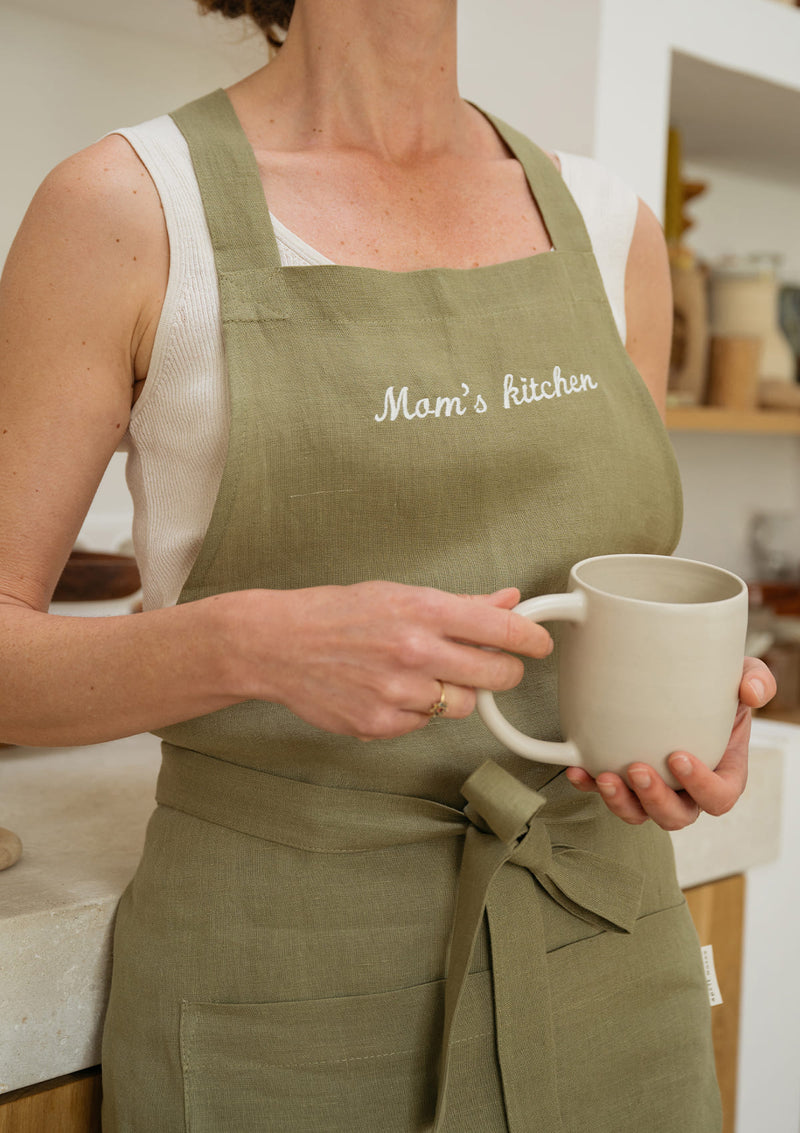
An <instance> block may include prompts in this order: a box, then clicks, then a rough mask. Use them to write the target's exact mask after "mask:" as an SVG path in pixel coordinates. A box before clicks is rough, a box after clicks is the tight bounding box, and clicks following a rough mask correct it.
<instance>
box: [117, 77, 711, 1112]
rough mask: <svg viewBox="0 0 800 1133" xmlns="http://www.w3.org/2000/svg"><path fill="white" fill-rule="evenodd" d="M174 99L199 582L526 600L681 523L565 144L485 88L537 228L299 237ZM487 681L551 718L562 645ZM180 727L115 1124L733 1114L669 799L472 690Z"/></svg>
mask: <svg viewBox="0 0 800 1133" xmlns="http://www.w3.org/2000/svg"><path fill="white" fill-rule="evenodd" d="M175 120H176V121H177V123H178V125H179V126H180V128H181V130H182V131H183V133H184V134H185V136H186V138H187V141H188V143H189V146H190V150H191V152H192V158H193V162H194V165H195V170H196V172H197V178H198V183H199V185H200V188H201V192H202V194H203V200H204V205H205V209H206V214H207V217H208V223H209V230H210V233H211V237H212V242H213V244H214V248H215V256H216V263H217V271H218V277H219V285H220V295H221V306H222V320H223V334H224V341H225V351H226V358H227V363H228V373H229V381H230V404H231V432H230V439H229V445H228V456H227V462H226V465H225V470H224V472H223V477H222V482H221V485H220V491H219V495H218V497H217V501H216V504H215V508H214V512H213V515H212V518H211V522H210V525H209V529H208V532H207V534H206V538H205V541H204V543H203V546H202V548H201V549H200V552H199V555H198V557H197V559H196V561H195V564H194V566H193V568H192V571H191V574H190V576H189V578H188V580H187V582H186V584H185V586H184V589H183V592H182V594H181V599H180V600H181V601H191V600H193V599H197V598H201V597H205V596H207V595H211V594H214V593H218V592H220V591H223V590H234V589H240V588H249V587H270V588H296V587H304V586H315V585H321V584H331V583H334V584H339V585H347V584H350V583H355V582H358V581H363V580H366V579H370V578H385V579H392V580H395V581H398V582H403V583H409V584H416V585H427V586H435V587H441V588H443V589H447V590H451V591H455V592H458V593H485V592H490V591H492V590H495V589H497V588H499V587H501V586H504V585H509V584H516V585H518V586H519V587H520V589H521V591H522V594H523V597H529V596H531V595H533V594H538V593H545V592H551V591H556V590H559V589H563V588H564V586H565V583H566V580H567V575H568V571H569V568H570V566H571V565H572V563H574V562H575V561H576V560H578V559H581V558H584V557H586V556H588V555H594V554H607V553H611V552H615V551H620V552H621V551H628V552H630V551H634V552H641V553H659V554H661V553H669V552H670V551H671V550H672V549H673V548H674V545H675V543H676V541H677V537H678V533H679V530H680V521H681V507H680V489H679V480H678V476H677V471H676V467H675V463H674V458H673V455H672V452H671V449H670V446H669V443H668V441H667V438H666V434H665V432H664V429H663V426H662V424H661V422H660V419H659V417H658V414H657V412H656V409H655V407H654V405H653V403H652V399H651V398H650V395H649V393H648V392H647V390H646V388H645V386H644V384H643V382H642V380H641V378H640V376H639V375H638V373H637V372H636V370H635V368H634V367H633V365H632V363H631V362H630V360H629V358H628V356H627V355H626V353H625V350H624V348H623V346H622V343H621V341H620V338H619V335H618V333H617V330H616V327H615V325H614V321H613V317H612V314H611V311H610V308H609V305H608V301H607V298H606V295H605V292H604V289H603V286H602V281H601V279H600V275H599V272H598V270H597V266H596V263H595V260H594V257H593V255H592V251H591V245H590V242H589V239H588V236H587V233H586V229H585V226H584V224H583V222H582V220H581V217H580V213H579V212H578V210H577V208H576V206H575V204H574V202H573V200H572V198H571V197H570V195H569V193H568V191H567V190H566V189H565V187H564V185H563V182H562V181H561V179H560V177H559V175H558V173H557V171H556V170H555V169H554V167H553V166H552V163H551V162H550V161H549V159H548V158H547V157H546V155H544V154H542V153H541V151H539V150H538V149H537V148H536V147H535V146H533V145H532V143H530V142H528V141H527V140H526V139H524V138H523V137H521V136H520V135H518V134H517V133H515V132H514V131H513V130H511V129H510V128H509V127H507V126H505V125H504V124H503V123H500V122H499V121H497V120H496V119H490V120H491V121H492V122H493V123H494V126H495V128H496V129H497V130H498V132H499V133H500V135H501V137H502V138H503V139H504V140H505V142H506V144H507V145H508V147H509V148H510V150H511V151H512V152H513V153H514V154H515V155H516V157H517V158H518V159H519V160H520V161H521V163H522V165H523V167H524V169H525V172H526V175H527V177H528V180H529V183H530V186H531V190H532V192H533V195H534V197H535V198H536V201H537V203H538V206H539V208H540V210H541V212H542V215H543V217H544V220H545V223H546V225H547V228H548V231H549V233H550V236H551V240H552V243H553V245H554V248H555V251H554V252H553V253H551V254H545V255H538V256H534V257H530V258H528V259H524V260H518V261H513V262H510V263H505V264H499V265H494V266H489V267H484V268H477V269H472V270H468V271H456V270H450V269H433V270H426V271H420V272H410V273H393V272H385V271H378V270H374V269H362V268H350V267H338V266H335V265H323V266H314V267H291V268H284V267H281V265H280V260H279V256H278V252H277V247H276V244H275V238H274V233H273V231H272V226H271V224H270V220H269V213H268V209H267V205H266V201H265V199H264V194H263V190H262V187H261V182H260V178H259V174H258V170H257V166H256V163H255V159H254V156H253V153H252V150H251V149H250V147H249V145H248V143H247V140H246V138H245V136H244V134H243V132H242V130H241V127H240V126H239V123H238V120H237V119H236V116H235V114H234V113H233V110H232V108H231V106H230V103H229V101H228V99H227V96H226V95H225V94H224V93H223V92H221V91H218V92H215V93H214V94H212V95H210V96H208V97H206V98H205V99H201V100H199V101H198V102H196V103H193V104H190V105H189V106H188V107H185V108H183V109H182V110H181V111H178V112H176V114H175ZM621 692H624V690H621ZM503 701H504V707H505V708H506V709H507V711H508V714H509V716H510V717H511V718H512V719H513V720H514V722H515V723H516V724H517V725H518V726H520V727H522V728H523V729H525V730H528V731H530V732H531V733H533V734H536V735H540V736H542V737H543V738H546V739H558V738H560V736H559V725H558V710H557V688H556V668H555V660H554V658H552V657H551V658H548V659H547V660H546V661H543V662H536V663H531V664H530V665H529V666H528V674H527V676H526V679H525V680H524V681H523V683H522V684H521V685H520V686H519V687H518V688H517V689H515V690H513V691H512V692H510V693H507V694H503ZM160 734H161V735H162V738H163V740H164V744H163V765H162V771H161V775H160V778H159V785H158V790H157V800H158V803H159V805H158V808H157V810H156V812H155V814H154V815H153V818H152V820H151V822H150V825H149V828H148V834H147V841H146V846H145V850H144V855H143V859H142V862H141V864H140V866H139V869H138V871H137V873H136V876H135V877H134V879H133V881H132V883H131V885H130V886H129V888H128V889H127V890H126V892H125V894H124V895H123V898H122V901H121V904H120V909H119V915H118V920H117V927H116V935H115V949H114V971H113V979H112V991H111V999H110V1004H109V1011H108V1017H107V1022H106V1029H105V1034H104V1049H103V1065H104V1128H105V1129H106V1130H110V1131H112V1133H134V1131H135V1133H145V1131H146V1133H152V1131H153V1130H165V1131H170V1133H172V1131H173V1130H175V1131H177V1130H187V1131H189V1133H220V1131H223V1130H224V1131H226V1133H228V1131H230V1133H239V1131H241V1133H245V1131H246V1133H260V1131H267V1130H268V1131H270V1133H323V1131H324V1133H345V1131H347V1133H360V1131H362V1130H363V1131H364V1133H367V1131H372V1130H375V1129H382V1130H386V1131H387V1133H412V1131H414V1133H416V1131H423V1130H426V1131H433V1130H435V1131H436V1133H456V1131H458V1133H534V1131H536V1133H579V1131H580V1133H584V1131H586V1130H589V1129H591V1130H593V1131H594V1133H626V1131H630V1133H634V1131H637V1133H638V1131H640V1130H642V1129H647V1130H648V1131H651V1133H712V1131H716V1130H718V1129H719V1128H720V1116H719V1098H718V1091H717V1087H716V1082H715V1079H714V1069H713V1052H712V1048H711V1041H710V1025H709V1024H710V1020H709V1007H708V1001H707V995H706V989H705V979H704V975H703V970H702V964H701V959H700V952H699V947H698V942H697V937H696V934H695V933H694V929H693V927H692V924H691V920H690V918H689V914H688V911H687V909H686V906H685V902H684V901H683V898H682V895H681V892H680V889H679V887H678V884H677V881H676V879H675V871H674V863H673V859H672V852H671V845H670V841H669V838H668V836H667V835H666V834H665V833H664V832H663V831H661V830H660V829H658V828H657V827H656V826H655V825H654V824H652V823H647V824H645V825H644V826H640V827H632V826H628V825H626V824H624V823H622V822H621V821H619V820H618V819H616V818H615V817H614V816H613V815H611V814H610V812H608V810H607V809H606V808H605V807H604V805H603V804H602V802H601V801H600V800H599V799H598V798H597V797H596V796H594V795H591V796H586V795H582V794H579V793H577V792H575V791H574V789H573V788H572V787H571V786H570V784H569V783H568V782H567V780H566V778H565V777H564V775H563V769H559V768H554V767H550V766H544V765H541V764H535V763H529V762H527V761H525V760H522V759H520V758H518V757H516V756H514V755H511V754H510V753H508V752H507V751H505V749H503V748H502V747H501V745H500V744H499V743H498V742H497V741H496V740H495V739H494V738H493V737H492V736H490V735H489V733H488V732H487V731H486V729H485V728H484V727H483V725H482V723H481V721H480V720H479V719H478V718H477V716H475V715H473V716H472V717H470V718H469V719H467V720H463V721H450V720H441V721H435V722H433V723H432V724H431V725H429V726H428V727H426V728H425V729H423V730H422V731H421V732H417V733H414V734H413V735H410V736H406V737H402V738H399V739H394V740H390V741H382V742H374V743H370V744H363V743H361V742H359V741H357V740H353V739H351V738H349V737H343V736H334V735H330V734H327V733H325V732H322V731H320V730H318V729H315V728H312V727H311V726H310V725H307V724H305V723H304V722H303V721H302V720H300V719H298V718H297V717H295V716H293V715H292V714H291V713H290V712H289V711H288V710H286V709H285V708H283V707H282V706H280V705H275V704H268V703H263V702H249V703H247V704H243V705H237V706H234V707H232V708H228V709H224V710H223V711H221V712H216V713H213V714H210V715H208V716H204V717H201V718H198V719H196V720H192V721H187V722H186V723H184V724H179V725H175V726H173V727H170V728H167V729H164V731H163V732H162V733H160Z"/></svg>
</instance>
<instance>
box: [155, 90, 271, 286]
mask: <svg viewBox="0 0 800 1133" xmlns="http://www.w3.org/2000/svg"><path fill="white" fill-rule="evenodd" d="M170 117H171V118H172V120H173V121H174V122H175V124H176V125H177V127H178V129H179V130H180V131H181V133H182V134H183V136H184V138H185V139H186V142H187V144H188V146H189V153H190V155H191V158H192V164H193V166H194V171H195V175H196V177H197V183H198V185H199V187H200V195H201V197H202V199H203V207H204V208H205V213H206V219H207V221H208V227H209V232H210V234H211V242H212V245H213V247H214V255H215V258H216V262H217V270H218V271H219V272H220V274H223V273H227V272H241V271H255V272H270V273H274V272H279V271H280V267H281V259H280V253H279V251H278V245H277V241H276V239H275V232H274V229H273V227H272V220H271V219H270V215H269V208H268V206H267V201H266V197H265V196H264V190H263V187H262V184H261V176H260V174H259V171H258V166H257V164H256V159H255V155H254V153H253V150H252V147H251V145H250V143H249V141H248V140H247V136H246V135H245V133H244V130H243V129H242V127H241V124H240V122H239V119H238V118H237V116H236V113H235V112H234V109H233V107H232V105H231V102H230V99H229V98H228V96H227V94H226V93H225V91H224V90H222V89H219V90H215V91H212V93H211V94H208V95H205V96H204V97H203V98H199V99H196V100H195V101H194V102H189V103H187V104H186V105H185V106H182V107H181V108H180V109H179V110H175V111H173V112H172V114H171V115H170Z"/></svg>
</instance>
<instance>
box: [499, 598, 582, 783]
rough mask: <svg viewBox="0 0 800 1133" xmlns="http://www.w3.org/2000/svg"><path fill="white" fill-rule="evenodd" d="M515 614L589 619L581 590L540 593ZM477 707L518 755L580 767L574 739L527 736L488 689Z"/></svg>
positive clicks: (545, 618) (541, 619) (544, 618)
mask: <svg viewBox="0 0 800 1133" xmlns="http://www.w3.org/2000/svg"><path fill="white" fill-rule="evenodd" d="M512 612H513V613H515V614H522V615H523V617H526V618H531V619H532V620H533V621H537V622H547V621H567V622H583V621H584V619H585V618H586V596H585V594H584V593H583V591H582V590H572V591H570V592H569V593H568V594H541V595H539V596H538V597H536V598H528V599H527V600H526V601H525V602H520V604H519V605H518V606H515V607H514V610H513V611H512ZM477 707H478V714H479V715H480V717H481V719H482V720H483V722H484V724H485V725H486V727H487V728H488V729H489V731H490V732H492V733H493V734H494V735H495V736H497V738H498V740H501V741H502V742H503V743H504V744H505V745H506V747H507V748H508V749H509V750H510V751H513V752H515V753H516V754H517V755H523V756H524V757H525V758H526V759H535V760H537V761H538V762H539V763H556V764H565V765H567V766H573V765H580V763H581V753H580V752H579V751H578V748H577V747H576V745H575V744H574V743H573V742H572V740H565V741H564V742H562V743H556V742H554V741H552V740H537V739H534V737H533V736H526V735H525V733H524V732H520V730H519V729H518V728H515V727H514V725H513V724H509V722H508V720H506V718H505V716H504V715H503V713H502V712H501V711H500V709H499V708H498V707H497V704H496V703H495V699H494V694H493V693H492V692H490V691H489V689H486V688H480V689H478V698H477Z"/></svg>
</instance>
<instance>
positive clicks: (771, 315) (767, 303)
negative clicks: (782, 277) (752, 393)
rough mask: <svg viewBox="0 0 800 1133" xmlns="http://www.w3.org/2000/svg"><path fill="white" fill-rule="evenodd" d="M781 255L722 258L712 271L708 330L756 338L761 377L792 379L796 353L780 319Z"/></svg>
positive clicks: (727, 334) (733, 335) (759, 374)
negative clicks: (778, 272) (759, 341)
mask: <svg viewBox="0 0 800 1133" xmlns="http://www.w3.org/2000/svg"><path fill="white" fill-rule="evenodd" d="M779 264H780V257H779V256H777V255H771V254H753V255H747V256H726V257H725V258H724V259H722V260H720V261H719V262H718V263H717V264H716V265H715V266H714V268H713V270H712V272H711V279H710V288H709V301H710V312H709V313H710V322H711V333H712V334H713V335H718V336H731V337H736V336H741V337H755V338H760V339H761V343H762V344H761V351H760V355H759V362H758V376H759V379H760V380H761V381H786V382H790V381H794V377H795V357H794V352H793V351H792V348H791V346H790V345H789V342H788V340H787V338H786V336H785V335H784V333H783V331H782V329H781V326H780V321H779V310H780V283H779V282H778V276H777V267H778V265H779Z"/></svg>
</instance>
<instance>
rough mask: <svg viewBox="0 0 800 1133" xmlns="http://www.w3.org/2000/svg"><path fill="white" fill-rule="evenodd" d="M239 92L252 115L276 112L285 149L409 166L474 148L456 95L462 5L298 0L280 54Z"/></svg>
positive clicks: (427, 0) (450, 0)
mask: <svg viewBox="0 0 800 1133" xmlns="http://www.w3.org/2000/svg"><path fill="white" fill-rule="evenodd" d="M232 93H236V94H237V95H238V97H240V98H242V99H246V100H247V102H248V103H249V105H250V108H251V110H255V109H256V104H260V105H261V106H263V107H264V108H267V107H268V108H269V117H270V118H271V119H273V121H272V123H270V129H269V130H268V131H267V130H266V129H265V139H264V140H265V141H266V140H267V138H266V135H268V136H269V138H270V141H271V142H272V144H273V145H274V142H275V135H276V133H280V134H285V135H286V136H285V138H284V142H283V144H284V145H285V146H286V147H287V148H294V146H295V145H297V146H302V147H304V148H305V147H309V146H320V147H323V148H328V147H331V148H337V149H342V148H345V149H347V148H353V149H358V150H365V151H368V152H370V153H372V154H374V155H375V156H378V157H381V158H382V159H383V160H388V161H391V162H397V163H398V164H403V163H404V162H406V161H409V160H410V161H414V160H418V159H419V158H420V157H423V156H427V157H430V156H434V155H436V154H437V153H439V152H443V151H445V150H447V151H450V152H452V151H453V149H454V148H456V149H460V148H461V146H462V145H463V147H464V148H465V149H466V148H467V147H469V146H470V145H471V144H473V138H472V132H473V129H474V124H473V125H471V122H472V120H471V116H470V112H469V108H468V107H467V106H466V104H465V103H463V102H462V101H461V99H460V98H459V94H458V85H457V70H456V0H395V2H392V3H387V2H385V0H381V2H377V0H297V3H296V7H295V13H294V15H293V17H292V23H291V27H290V29H289V33H288V35H287V37H286V42H285V43H284V45H283V47H281V49H280V52H279V53H278V56H277V57H276V58H275V59H274V60H273V61H272V62H271V63H270V64H269V66H267V67H265V68H263V69H262V70H261V71H259V72H257V73H256V75H254V76H251V77H250V79H247V80H245V81H244V83H241V84H237V87H235V88H233V91H232ZM265 126H266V123H265ZM276 127H277V129H276ZM253 140H254V142H255V143H256V144H258V140H259V139H257V138H256V139H253ZM280 148H283V146H281V147H280Z"/></svg>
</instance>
